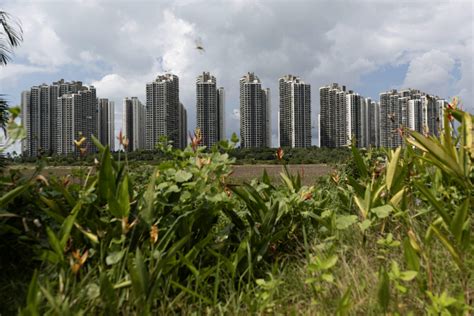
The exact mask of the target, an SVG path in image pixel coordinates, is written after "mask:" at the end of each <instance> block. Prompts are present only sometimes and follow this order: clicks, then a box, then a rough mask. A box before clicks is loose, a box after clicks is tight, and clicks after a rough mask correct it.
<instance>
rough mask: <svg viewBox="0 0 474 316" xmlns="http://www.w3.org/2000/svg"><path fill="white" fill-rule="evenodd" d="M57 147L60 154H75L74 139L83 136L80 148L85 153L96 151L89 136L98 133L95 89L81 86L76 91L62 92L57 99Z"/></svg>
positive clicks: (76, 149)
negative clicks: (83, 139)
mask: <svg viewBox="0 0 474 316" xmlns="http://www.w3.org/2000/svg"><path fill="white" fill-rule="evenodd" d="M57 105H58V106H57V149H56V153H57V154H60V155H67V154H72V153H74V154H77V153H79V149H78V148H77V147H76V146H75V144H74V140H79V139H81V138H82V137H85V141H84V142H83V143H82V145H81V148H84V149H85V150H86V152H87V153H93V152H96V151H97V148H96V147H95V145H94V143H93V142H92V139H91V136H92V135H94V136H95V137H97V135H98V125H99V124H98V111H97V97H96V90H95V88H94V87H93V86H90V87H89V88H86V87H82V88H81V90H79V91H78V92H77V93H66V94H63V95H62V96H61V97H59V98H58V100H57Z"/></svg>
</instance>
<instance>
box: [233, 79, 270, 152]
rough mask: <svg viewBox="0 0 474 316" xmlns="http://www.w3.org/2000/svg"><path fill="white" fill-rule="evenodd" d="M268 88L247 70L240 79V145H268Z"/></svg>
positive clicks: (245, 146)
mask: <svg viewBox="0 0 474 316" xmlns="http://www.w3.org/2000/svg"><path fill="white" fill-rule="evenodd" d="M269 121H270V90H269V89H265V90H264V89H262V84H261V82H260V79H259V78H258V77H257V76H256V75H255V74H254V73H253V72H249V73H247V74H246V75H244V76H243V77H242V78H241V79H240V146H241V147H243V148H259V147H270V146H271V145H270V143H271V142H270V135H269V134H270V127H269V126H268V125H269Z"/></svg>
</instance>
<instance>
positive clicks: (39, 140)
mask: <svg viewBox="0 0 474 316" xmlns="http://www.w3.org/2000/svg"><path fill="white" fill-rule="evenodd" d="M92 90H93V91H92ZM84 91H89V92H87V93H85V95H84V100H85V101H84V102H83V103H81V106H83V107H84V113H87V114H88V115H86V118H85V119H86V122H85V123H84V124H85V125H87V126H88V128H87V131H89V132H90V133H89V134H93V135H95V136H97V135H98V123H97V100H96V99H94V100H92V99H90V98H89V97H88V96H87V94H88V93H91V94H93V95H94V98H95V89H94V88H93V87H90V88H87V87H85V86H83V85H82V82H81V81H72V82H65V81H64V80H63V79H61V80H59V81H57V82H53V83H52V84H51V85H47V84H41V85H39V86H33V87H31V89H30V90H29V91H24V92H23V93H22V97H21V108H22V110H23V111H22V112H23V114H22V123H23V125H24V126H25V129H26V139H25V140H24V141H23V143H22V152H23V154H24V155H26V156H32V157H36V156H40V155H52V154H59V153H61V152H62V150H60V149H59V148H58V146H59V145H58V142H59V141H60V139H63V138H64V137H63V135H59V132H60V129H59V127H58V125H59V123H60V122H59V121H60V119H59V116H58V115H59V103H58V102H59V99H60V97H62V96H63V95H65V94H71V93H72V94H76V93H84ZM88 141H89V142H90V138H89V139H88ZM90 149H91V150H92V149H93V147H92V146H91V147H90Z"/></svg>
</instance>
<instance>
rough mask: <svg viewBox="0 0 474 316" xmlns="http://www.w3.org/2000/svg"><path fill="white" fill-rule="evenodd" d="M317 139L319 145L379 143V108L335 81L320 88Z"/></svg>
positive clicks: (376, 104)
mask: <svg viewBox="0 0 474 316" xmlns="http://www.w3.org/2000/svg"><path fill="white" fill-rule="evenodd" d="M319 93H320V117H319V128H320V130H319V142H320V146H322V147H345V146H350V145H351V142H352V141H354V142H355V144H356V146H357V147H369V146H379V139H380V134H379V130H380V129H379V121H380V113H379V112H380V107H379V104H378V103H377V102H374V101H372V100H371V99H370V98H364V97H363V96H361V95H359V94H358V93H356V92H354V91H352V90H348V91H346V87H345V86H339V85H338V84H337V83H333V84H331V85H328V86H325V87H321V88H320V89H319Z"/></svg>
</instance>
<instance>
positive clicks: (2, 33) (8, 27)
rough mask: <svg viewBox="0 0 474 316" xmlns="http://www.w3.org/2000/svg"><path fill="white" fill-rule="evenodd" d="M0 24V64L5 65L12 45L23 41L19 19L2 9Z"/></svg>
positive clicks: (14, 45)
mask: <svg viewBox="0 0 474 316" xmlns="http://www.w3.org/2000/svg"><path fill="white" fill-rule="evenodd" d="M0 26H1V27H0V65H6V64H7V63H8V61H10V59H11V58H10V55H11V54H12V53H13V47H16V46H18V45H20V43H21V42H22V41H23V29H22V27H21V23H20V21H19V20H17V19H15V18H13V17H12V16H11V15H10V14H8V13H7V12H4V11H0ZM2 29H3V30H2Z"/></svg>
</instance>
